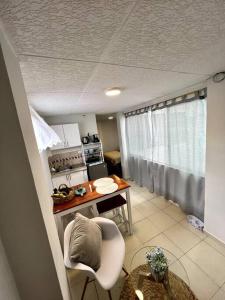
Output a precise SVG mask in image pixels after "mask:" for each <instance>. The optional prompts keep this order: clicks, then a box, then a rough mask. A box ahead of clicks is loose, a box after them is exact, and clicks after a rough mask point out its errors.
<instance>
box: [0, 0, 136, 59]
mask: <svg viewBox="0 0 225 300" xmlns="http://www.w3.org/2000/svg"><path fill="white" fill-rule="evenodd" d="M132 4H133V1H132V0H114V1H107V0H98V1H96V0H82V1H81V0H64V1H62V0H51V1H49V0H39V1H35V0H31V1H28V0H25V1H14V0H2V1H1V4H0V17H1V18H2V20H3V22H4V24H5V27H6V30H7V32H8V33H9V34H10V36H11V38H12V40H13V44H14V46H15V49H16V52H17V53H20V54H21V53H29V54H36V55H44V56H54V57H70V58H76V59H89V60H98V59H99V57H100V56H101V53H102V51H103V49H104V48H105V47H106V46H107V44H108V42H109V41H110V39H111V38H112V36H113V34H114V32H115V30H116V29H117V28H118V27H119V26H120V24H121V23H122V22H123V18H124V17H125V16H126V14H127V13H128V12H129V9H130V6H132Z"/></svg>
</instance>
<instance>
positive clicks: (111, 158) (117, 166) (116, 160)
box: [104, 150, 122, 177]
mask: <svg viewBox="0 0 225 300" xmlns="http://www.w3.org/2000/svg"><path fill="white" fill-rule="evenodd" d="M104 159H105V162H106V163H107V167H108V173H109V175H112V174H115V175H117V176H119V177H122V169H121V157H120V151H118V150H113V151H108V152H104Z"/></svg>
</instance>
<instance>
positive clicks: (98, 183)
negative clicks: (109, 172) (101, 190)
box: [93, 177, 114, 187]
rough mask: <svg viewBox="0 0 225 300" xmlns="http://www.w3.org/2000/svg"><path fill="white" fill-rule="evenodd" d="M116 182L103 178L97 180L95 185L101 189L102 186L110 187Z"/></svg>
mask: <svg viewBox="0 0 225 300" xmlns="http://www.w3.org/2000/svg"><path fill="white" fill-rule="evenodd" d="M113 182H114V180H113V179H112V178H110V177H103V178H99V179H97V180H95V181H94V182H93V185H94V186H95V187H100V186H106V185H110V184H112V183H113Z"/></svg>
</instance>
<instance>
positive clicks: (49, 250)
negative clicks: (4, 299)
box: [0, 30, 70, 300]
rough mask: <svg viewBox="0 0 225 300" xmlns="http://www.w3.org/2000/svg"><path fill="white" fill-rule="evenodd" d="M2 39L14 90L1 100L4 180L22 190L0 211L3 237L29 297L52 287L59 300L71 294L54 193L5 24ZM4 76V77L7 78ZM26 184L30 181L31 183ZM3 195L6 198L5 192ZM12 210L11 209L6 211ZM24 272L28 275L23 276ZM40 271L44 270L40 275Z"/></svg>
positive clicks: (48, 294) (52, 294) (51, 293)
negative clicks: (37, 141)
mask: <svg viewBox="0 0 225 300" xmlns="http://www.w3.org/2000/svg"><path fill="white" fill-rule="evenodd" d="M0 42H1V46H2V50H3V55H4V58H5V63H6V67H7V72H8V77H9V80H10V84H11V90H12V93H13V97H12V94H11V90H10V89H8V90H7V91H6V94H5V95H2V99H3V103H2V102H1V105H2V110H3V111H4V114H3V116H4V118H3V116H2V118H1V120H2V121H4V126H0V128H1V131H4V132H1V134H2V135H3V137H4V138H3V143H4V147H5V148H7V147H8V148H7V149H8V150H7V149H6V151H7V154H6V155H8V157H10V155H11V157H12V162H11V161H6V160H4V161H3V163H2V166H1V169H0V171H2V172H3V171H4V175H3V174H1V175H2V177H1V178H6V179H7V181H6V182H3V186H5V187H6V188H5V190H6V194H5V197H6V199H7V195H8V194H7V189H8V190H9V188H10V186H11V188H12V186H13V187H14V189H15V192H16V197H13V198H12V199H15V200H16V202H15V204H14V206H12V203H13V202H11V200H10V201H8V202H7V201H5V204H4V211H3V210H2V208H1V211H0V214H1V218H0V222H1V224H0V225H2V227H3V228H1V232H3V229H4V233H5V236H4V238H5V239H4V240H3V236H2V241H3V242H5V241H7V242H8V249H7V248H5V249H6V252H7V254H8V252H10V251H11V250H12V251H14V255H13V254H12V253H11V254H12V255H11V263H12V264H13V265H14V268H12V271H13V274H15V277H16V278H17V282H19V283H20V289H19V285H18V284H17V286H18V289H19V291H21V290H22V291H23V294H24V295H25V294H26V296H24V297H23V299H24V300H25V299H37V298H38V299H43V293H46V295H45V296H46V297H48V299H49V300H50V299H52V297H54V300H58V299H62V296H63V299H64V300H69V299H70V295H69V289H68V283H67V277H66V271H65V266H64V262H63V255H62V251H61V247H60V243H59V238H58V234H57V229H56V226H55V221H54V216H53V214H52V210H51V205H50V203H51V201H52V199H51V197H50V195H49V189H48V185H47V182H46V177H45V175H44V174H45V172H44V169H43V165H42V160H41V157H40V155H39V152H38V148H37V144H36V140H35V135H34V131H33V127H32V122H31V116H30V111H29V107H28V102H27V97H26V93H25V89H24V85H23V80H22V75H21V72H20V67H19V63H18V59H17V57H16V56H15V54H14V52H13V49H12V48H11V47H10V45H9V43H8V40H7V38H6V36H5V34H4V32H3V31H2V30H0ZM0 79H1V80H3V79H2V78H0ZM0 82H1V81H0ZM6 84H7V85H9V82H8V78H6V79H5V82H3V84H2V89H3V88H5V86H6ZM14 101H15V102H14ZM3 104H4V105H5V108H4V107H3ZM15 106H16V110H17V114H18V115H17V114H16V111H15ZM7 113H8V114H9V115H7ZM18 117H19V121H18ZM21 129H22V133H23V137H22V134H21ZM10 130H11V131H10ZM15 131H16V132H15ZM13 134H14V135H13ZM24 143H25V145H24ZM25 146H26V148H25ZM3 150H4V149H3ZM11 152H12V153H11ZM14 152H15V153H14ZM1 153H2V152H1ZM25 153H26V154H25ZM27 156H28V157H27ZM6 157H7V156H6ZM28 159H29V161H28ZM5 161H6V163H7V164H6V163H5ZM11 163H14V166H11ZM3 167H4V168H3ZM12 170H13V172H12ZM9 179H10V180H9ZM24 184H26V187H25V186H24ZM35 188H36V190H35ZM1 192H2V190H1ZM25 192H26V193H28V194H29V193H30V195H27V196H25V195H24V197H22V194H23V193H25ZM20 193H21V195H20ZM2 197H3V198H4V194H3V196H2ZM20 197H21V198H20ZM17 206H18V207H17ZM10 207H11V212H10ZM12 208H13V209H12ZM7 210H8V214H7V213H6V211H7ZM4 213H5V214H4ZM9 216H10V218H9ZM3 218H4V220H3ZM11 219H12V220H13V222H14V223H16V224H17V225H16V228H14V229H15V230H14V231H15V234H14V231H12V230H11V231H7V230H8V229H9V228H11V227H10V226H8V228H6V226H7V224H8V225H9V224H10V220H11ZM43 221H44V222H43ZM44 225H45V226H44ZM14 226H15V224H14ZM4 227H5V228H4ZM11 229H12V228H11ZM22 229H23V230H22ZM33 231H35V232H33ZM7 232H8V236H7ZM9 233H10V235H11V236H12V237H14V238H15V237H16V238H17V239H18V238H19V237H20V239H21V240H20V241H18V240H17V239H15V240H14V242H13V241H10V240H9V236H10V235H9ZM20 233H21V234H22V233H23V238H22V237H21V236H20ZM6 237H7V240H6ZM26 241H27V242H26ZM4 246H5V244H4ZM32 247H33V248H34V249H33V248H32ZM17 248H18V250H17ZM18 255H21V257H20V260H16V257H17V256H18ZM23 255H25V257H24V258H23V257H22V256H23ZM42 255H43V256H42ZM41 257H42V259H41ZM53 260H54V263H53ZM19 264H23V267H22V266H21V267H20V268H18V265H19ZM32 266H33V268H32ZM30 269H32V270H30ZM41 272H42V273H41ZM24 274H25V276H23V275H24ZM40 274H42V276H41V277H40V278H39V280H38V276H40ZM35 276H36V277H35ZM57 276H58V278H57ZM45 277H46V279H45ZM34 278H36V280H35V279H34ZM32 279H33V280H32ZM59 286H60V288H61V292H60V289H59ZM30 293H31V294H32V296H31V295H30ZM39 293H40V294H41V295H42V296H41V295H39ZM61 293H62V294H61Z"/></svg>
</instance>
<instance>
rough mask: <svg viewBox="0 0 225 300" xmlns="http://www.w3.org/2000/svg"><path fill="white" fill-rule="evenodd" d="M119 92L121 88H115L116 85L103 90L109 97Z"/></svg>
mask: <svg viewBox="0 0 225 300" xmlns="http://www.w3.org/2000/svg"><path fill="white" fill-rule="evenodd" d="M120 93H121V90H120V89H119V88H116V87H115V88H111V89H107V90H105V94H106V96H109V97H112V96H118V95H120Z"/></svg>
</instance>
